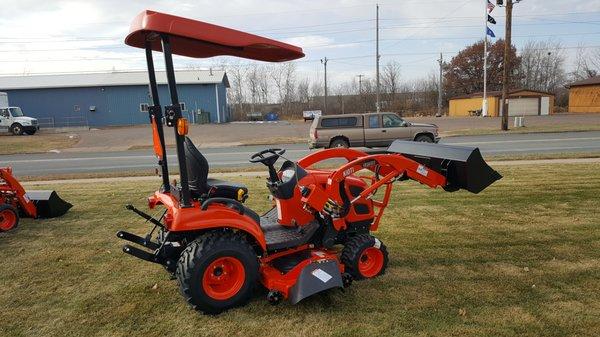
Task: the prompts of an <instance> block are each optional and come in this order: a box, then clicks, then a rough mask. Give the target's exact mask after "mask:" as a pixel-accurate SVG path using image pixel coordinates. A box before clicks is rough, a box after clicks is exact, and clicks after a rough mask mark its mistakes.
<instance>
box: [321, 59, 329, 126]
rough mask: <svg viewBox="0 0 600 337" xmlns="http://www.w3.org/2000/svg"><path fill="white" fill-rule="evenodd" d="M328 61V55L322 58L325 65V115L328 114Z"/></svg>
mask: <svg viewBox="0 0 600 337" xmlns="http://www.w3.org/2000/svg"><path fill="white" fill-rule="evenodd" d="M328 61H329V60H328V59H327V57H325V58H322V59H321V63H322V64H323V66H324V67H325V104H324V105H325V107H324V109H323V114H324V115H326V114H327V62H328Z"/></svg>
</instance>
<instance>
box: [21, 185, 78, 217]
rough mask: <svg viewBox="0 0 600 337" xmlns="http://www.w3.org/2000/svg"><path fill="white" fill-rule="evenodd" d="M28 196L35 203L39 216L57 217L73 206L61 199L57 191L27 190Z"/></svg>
mask: <svg viewBox="0 0 600 337" xmlns="http://www.w3.org/2000/svg"><path fill="white" fill-rule="evenodd" d="M27 197H28V198H29V200H31V201H32V202H33V204H34V205H35V207H36V209H37V216H38V217H39V218H56V217H59V216H61V215H64V214H65V213H67V211H68V210H69V209H71V207H73V205H71V204H70V203H68V202H66V201H64V200H63V199H61V197H59V196H58V194H57V193H56V192H55V191H27Z"/></svg>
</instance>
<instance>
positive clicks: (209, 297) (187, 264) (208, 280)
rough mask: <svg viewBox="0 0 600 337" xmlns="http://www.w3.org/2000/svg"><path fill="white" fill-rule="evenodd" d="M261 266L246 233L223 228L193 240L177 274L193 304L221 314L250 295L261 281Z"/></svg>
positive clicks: (183, 289)
mask: <svg viewBox="0 0 600 337" xmlns="http://www.w3.org/2000/svg"><path fill="white" fill-rule="evenodd" d="M258 268H259V264H258V258H257V256H256V253H255V252H254V249H253V248H252V246H251V245H250V243H248V242H247V241H246V236H245V235H243V234H242V233H232V232H221V231H220V232H211V233H207V234H204V235H202V236H200V237H198V238H197V239H196V240H194V241H193V242H191V243H190V244H189V245H188V246H187V248H186V249H185V250H184V251H183V253H182V254H181V257H180V258H179V262H178V264H177V272H176V275H177V281H178V283H179V288H180V291H181V294H182V295H183V297H184V298H185V300H186V301H187V302H188V304H189V305H190V306H191V307H192V308H194V309H195V310H199V311H202V312H204V313H206V314H218V313H221V312H223V311H225V310H228V309H231V308H233V307H237V306H240V305H243V304H245V303H246V302H247V301H248V300H249V299H250V297H251V296H252V293H253V292H254V289H255V288H256V285H257V284H258Z"/></svg>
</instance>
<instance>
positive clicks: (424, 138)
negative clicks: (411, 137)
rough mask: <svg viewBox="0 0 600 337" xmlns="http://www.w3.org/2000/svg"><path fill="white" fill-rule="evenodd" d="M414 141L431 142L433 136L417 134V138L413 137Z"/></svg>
mask: <svg viewBox="0 0 600 337" xmlns="http://www.w3.org/2000/svg"><path fill="white" fill-rule="evenodd" d="M415 142H421V143H433V138H431V137H429V136H428V135H419V136H417V138H415Z"/></svg>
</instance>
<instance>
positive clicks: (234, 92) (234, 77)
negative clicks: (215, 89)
mask: <svg viewBox="0 0 600 337" xmlns="http://www.w3.org/2000/svg"><path fill="white" fill-rule="evenodd" d="M226 69H228V70H227V72H228V73H229V79H230V80H231V83H230V84H231V89H230V90H228V91H227V96H228V100H229V102H231V104H232V105H233V106H234V109H233V115H234V119H237V120H240V119H242V118H243V117H244V103H245V102H246V100H245V95H244V85H245V82H246V71H247V69H246V67H244V66H242V65H241V64H239V63H233V64H229V65H227V66H226Z"/></svg>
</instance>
